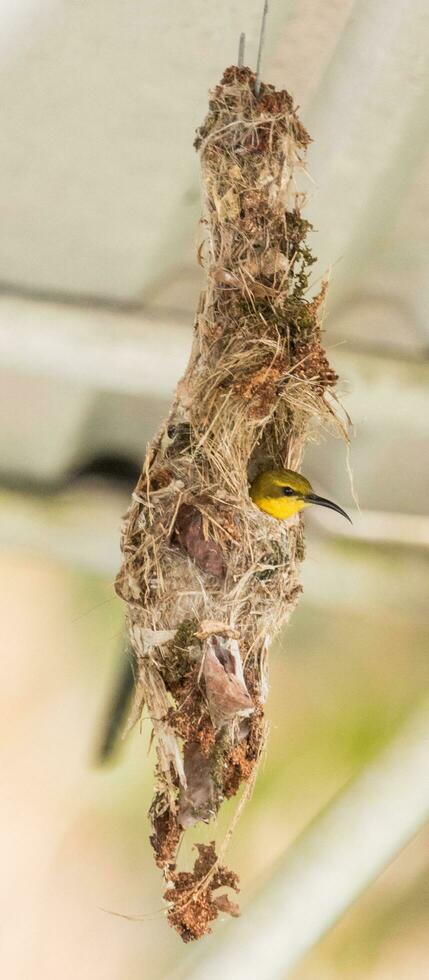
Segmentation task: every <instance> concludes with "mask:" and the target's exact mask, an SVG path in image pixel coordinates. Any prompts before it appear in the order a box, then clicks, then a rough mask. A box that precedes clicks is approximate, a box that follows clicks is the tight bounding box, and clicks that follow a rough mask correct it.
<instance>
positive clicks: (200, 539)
mask: <svg viewBox="0 0 429 980" xmlns="http://www.w3.org/2000/svg"><path fill="white" fill-rule="evenodd" d="M174 531H175V538H176V540H177V542H178V543H179V544H180V546H181V547H182V548H183V549H184V551H186V553H187V554H188V555H189V557H190V558H192V560H193V561H194V562H195V564H196V565H198V568H200V569H201V571H202V572H207V573H208V574H209V575H214V576H215V577H216V578H224V577H225V572H226V566H225V560H224V557H223V552H222V549H221V548H220V546H219V545H218V544H216V541H213V540H211V539H208V540H207V539H206V538H205V536H204V528H203V517H202V514H201V513H200V511H199V510H197V508H196V507H193V506H192V504H182V505H181V507H179V511H178V514H177V517H176V522H175V525H174Z"/></svg>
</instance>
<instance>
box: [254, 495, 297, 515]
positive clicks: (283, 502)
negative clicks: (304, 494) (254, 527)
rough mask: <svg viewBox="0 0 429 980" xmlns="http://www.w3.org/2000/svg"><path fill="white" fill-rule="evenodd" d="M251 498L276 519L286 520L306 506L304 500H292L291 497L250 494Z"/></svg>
mask: <svg viewBox="0 0 429 980" xmlns="http://www.w3.org/2000/svg"><path fill="white" fill-rule="evenodd" d="M252 500H253V503H254V504H256V506H257V507H259V509H260V510H263V511H265V513H266V514H270V515H271V517H276V518H277V520H278V521H287V520H288V518H289V517H293V515H294V514H297V513H298V511H300V510H302V509H303V508H304V507H307V506H308V504H306V503H305V501H304V500H294V498H293V497H289V498H288V497H260V496H258V495H257V494H254V495H253V494H252Z"/></svg>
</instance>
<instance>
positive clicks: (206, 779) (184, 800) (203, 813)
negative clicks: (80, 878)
mask: <svg viewBox="0 0 429 980" xmlns="http://www.w3.org/2000/svg"><path fill="white" fill-rule="evenodd" d="M184 766H185V776H186V788H184V789H182V791H181V794H180V801H179V824H180V826H181V827H183V829H184V830H186V828H187V827H193V826H194V824H196V823H197V822H198V820H208V819H209V818H210V817H211V816H212V815H213V811H214V801H215V787H214V783H213V780H212V778H211V774H210V759H209V758H207V756H205V755H204V753H203V752H202V751H201V747H200V746H199V745H198V743H197V742H190V743H189V742H188V743H187V745H186V746H185V755H184Z"/></svg>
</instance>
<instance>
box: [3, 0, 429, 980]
mask: <svg viewBox="0 0 429 980" xmlns="http://www.w3.org/2000/svg"><path fill="white" fill-rule="evenodd" d="M260 18H261V4H260V2H259V0H234V2H233V0H229V2H228V0H217V3H216V5H215V6H214V5H212V4H206V3H203V2H201V0H199V2H198V0H187V3H186V4H178V3H174V2H173V0H109V2H108V3H106V2H103V0H85V2H82V0H46V2H45V3H44V4H40V3H38V2H37V0H21V2H20V3H16V2H13V0H3V2H2V4H1V6H0V89H1V99H0V215H1V220H0V403H1V415H2V424H1V433H0V495H1V505H2V506H1V512H0V542H1V545H2V550H1V557H0V577H1V588H0V597H1V599H0V601H1V620H0V621H1V629H2V632H3V643H2V658H1V667H0V671H1V683H0V699H1V712H0V727H1V733H2V737H1V743H0V745H1V748H0V754H1V763H2V769H3V800H2V807H1V810H0V824H1V830H2V833H1V844H0V847H1V867H2V876H1V878H2V884H1V915H0V921H1V934H2V939H1V951H0V959H1V960H2V967H3V973H4V975H5V976H8V977H13V978H15V977H16V978H18V977H19V978H21V977H22V978H26V980H27V978H29V977H30V976H31V977H32V978H33V977H34V978H35V980H39V978H40V980H51V978H52V980H54V978H57V976H58V973H59V971H60V972H61V976H62V978H63V980H69V978H70V980H71V978H72V977H73V978H74V977H76V976H79V978H80V980H89V978H91V980H94V978H97V980H137V978H139V980H140V978H142V977H144V978H145V980H158V978H161V977H166V978H167V977H169V976H170V974H171V972H172V971H173V967H174V969H176V968H177V967H178V966H179V968H180V969H182V971H183V972H184V975H186V973H187V970H188V962H189V960H188V957H189V955H190V954H191V951H190V950H189V949H188V948H185V947H184V946H182V944H181V942H180V940H179V939H178V938H177V937H176V935H175V934H173V933H172V932H171V931H170V930H169V929H168V927H167V924H166V922H165V920H164V917H163V914H162V911H161V909H162V885H161V880H160V875H159V873H158V871H157V870H156V869H155V867H154V864H153V860H152V854H151V851H150V847H149V844H148V833H149V828H148V821H147V817H146V811H147V807H148V805H149V802H150V798H151V792H152V766H153V751H150V744H149V734H150V733H149V724H148V722H147V721H146V722H145V721H143V724H142V726H141V731H134V732H133V733H132V735H131V736H130V737H129V738H128V739H127V741H126V742H125V743H124V744H123V745H122V746H121V748H120V751H119V752H118V753H117V756H116V758H115V760H114V762H112V763H111V764H110V765H109V766H107V767H105V768H104V769H100V768H97V766H96V765H95V761H94V760H95V756H96V748H97V742H98V739H99V737H100V730H101V727H102V723H103V718H104V716H105V712H106V710H107V704H108V701H109V696H110V692H111V689H112V687H113V685H114V681H115V676H116V674H117V670H118V661H119V657H120V650H121V643H122V633H123V615H124V611H123V607H122V605H121V603H120V602H119V600H117V599H116V598H115V596H114V593H113V587H112V583H113V580H114V577H115V573H116V570H117V568H118V566H119V561H120V556H119V532H120V521H121V515H122V514H123V513H124V512H125V510H126V507H127V503H128V500H129V496H130V493H131V490H132V487H133V485H134V482H135V479H136V477H137V475H138V472H139V470H140V467H141V463H142V460H143V456H144V450H145V444H146V441H147V439H148V438H150V437H151V436H152V434H153V433H154V431H155V430H156V428H157V426H158V424H159V422H160V420H161V418H162V416H163V415H164V413H165V411H166V409H167V406H168V403H169V401H170V398H171V395H172V392H173V389H174V385H175V383H176V381H177V380H178V378H179V376H180V374H181V373H182V371H183V368H184V365H185V364H186V361H187V357H188V353H189V348H190V340H191V329H192V322H193V315H194V311H195V307H196V302H197V297H198V293H199V290H200V289H201V288H202V278H201V271H200V270H199V267H198V265H197V262H196V258H195V253H196V246H197V243H198V219H199V208H200V189H199V168H198V159H197V157H196V154H195V152H194V150H193V148H192V143H193V137H194V130H195V128H196V127H197V126H198V125H199V123H200V122H201V121H202V119H203V118H204V115H205V113H206V107H207V93H208V89H209V88H210V87H211V86H213V85H214V84H215V83H216V82H217V81H218V79H219V78H220V76H221V74H222V72H223V69H224V68H225V67H226V66H227V65H229V64H231V63H233V62H235V61H236V58H237V49H238V37H239V33H240V31H245V32H246V35H247V47H246V57H245V64H250V65H252V66H254V65H255V63H256V51H257V40H258V33H259V25H260ZM428 48H429V8H428V5H427V2H426V0H395V3H394V4H392V3H388V2H387V0H324V2H323V4H321V3H319V2H318V0H299V2H298V0H296V2H295V0H271V3H270V16H269V21H268V29H267V44H266V51H265V68H264V72H263V78H264V79H265V80H266V81H268V82H272V83H274V84H276V85H277V86H280V87H286V88H287V89H288V90H289V91H290V92H291V93H292V95H293V96H294V98H295V101H296V102H297V103H298V105H299V106H300V114H301V118H302V120H303V122H304V124H305V126H306V127H307V128H308V129H309V131H310V133H311V135H312V137H313V140H314V142H313V144H312V146H311V148H310V152H309V161H308V169H309V174H310V175H311V179H310V178H309V182H308V190H309V203H308V207H307V210H306V217H308V218H309V220H311V221H312V223H313V224H314V226H315V229H316V231H315V233H314V235H313V241H312V246H313V248H314V251H315V253H316V254H317V255H318V256H319V263H318V265H317V267H316V272H315V274H314V282H315V283H316V282H317V280H320V277H321V276H323V275H324V274H325V273H326V271H327V270H330V271H331V285H330V289H329V300H328V310H327V318H326V336H325V342H326V346H327V348H328V350H329V353H330V357H331V360H332V362H333V363H334V365H335V366H336V368H337V370H338V372H339V374H340V376H341V379H342V385H341V395H342V399H343V402H344V404H345V406H346V409H347V411H348V412H349V413H350V415H351V416H352V419H353V422H354V426H355V434H354V438H353V440H352V449H351V464H352V468H353V473H354V482H355V486H356V491H357V494H358V497H359V502H360V508H361V509H360V512H358V511H357V510H356V506H355V503H354V501H353V499H352V495H351V489H350V480H349V475H348V472H347V459H346V452H345V449H344V446H343V445H342V444H341V443H340V442H337V441H334V440H332V439H330V440H322V442H321V443H320V444H319V445H315V446H311V447H310V449H309V450H308V452H307V455H306V458H305V466H304V467H303V469H304V472H305V473H306V474H307V475H308V476H309V477H310V479H311V481H312V483H313V484H314V486H315V487H316V488H317V489H318V490H319V492H321V493H325V494H326V495H328V496H330V497H332V498H333V499H335V500H337V501H338V502H339V503H340V504H341V505H342V506H343V507H346V509H349V510H350V512H352V513H353V519H354V523H353V527H352V528H350V529H349V528H348V526H346V525H345V522H340V521H339V520H337V519H336V517H335V515H334V514H332V513H330V512H329V511H327V512H325V511H321V512H320V514H319V515H316V514H311V515H310V516H309V517H308V519H307V518H306V526H307V558H306V562H305V565H304V567H303V584H304V589H305V592H304V596H303V598H302V601H301V603H300V606H299V608H298V610H297V612H296V614H295V615H294V618H293V620H292V623H291V625H290V627H289V628H288V630H287V633H286V634H285V635H284V636H282V637H280V638H279V640H278V641H277V642H276V644H275V646H274V649H273V651H272V658H271V683H272V689H271V695H270V701H269V705H268V715H269V719H270V723H271V736H270V740H269V747H268V753H267V756H266V759H265V760H264V763H263V766H262V768H261V771H260V774H259V778H258V782H257V786H256V790H255V793H254V796H253V798H252V800H251V802H250V803H249V804H248V806H247V808H246V810H245V812H244V814H243V816H242V819H241V823H240V826H239V828H238V830H237V831H236V833H235V837H234V840H233V842H232V844H231V847H230V851H229V855H228V863H229V864H231V865H232V866H233V867H234V868H236V869H237V870H238V871H239V873H240V876H241V879H242V886H243V887H242V896H241V903H242V907H243V909H245V907H246V906H248V908H249V909H250V908H251V904H252V896H253V895H255V894H257V893H260V894H263V895H265V896H266V901H267V902H268V905H269V902H270V880H271V876H272V874H274V872H275V869H276V868H278V867H279V865H278V862H279V861H280V859H281V857H282V855H284V854H285V852H286V851H287V849H288V848H289V846H290V845H292V847H293V848H297V847H298V849H299V848H300V847H301V849H302V848H303V845H302V844H300V843H299V841H300V840H303V841H304V851H305V834H306V830H305V828H308V827H309V826H317V825H318V821H319V820H321V819H322V817H321V816H320V815H321V814H322V811H323V812H324V813H326V808H328V813H333V814H334V818H335V814H336V813H337V809H336V807H337V800H338V795H337V794H338V793H340V792H341V791H342V790H344V788H345V787H346V790H345V792H346V793H347V787H349V786H353V785H354V780H355V779H357V780H359V779H360V775H359V774H361V773H365V771H366V769H367V767H368V766H369V767H371V766H372V765H373V764H374V760H380V759H381V763H380V761H379V763H378V765H379V769H378V770H377V771H378V772H380V771H384V770H385V771H386V772H387V771H389V772H390V769H389V770H388V766H389V765H390V767H391V768H392V766H393V770H394V772H393V775H394V777H395V779H396V782H395V787H396V789H395V792H396V796H397V803H398V806H397V807H396V805H393V806H392V807H391V810H390V811H389V813H388V814H387V818H386V834H387V836H388V834H389V832H390V830H389V828H391V827H393V828H394V825H395V820H396V821H399V826H398V833H397V834H396V837H395V832H394V831H392V834H393V838H394V839H392V845H391V848H390V850H391V853H390V855H389V859H388V860H387V858H386V856H385V857H384V858H383V857H380V860H378V861H377V856H376V857H375V858H374V860H373V863H372V867H371V868H370V869H369V871H368V875H367V881H366V886H367V887H365V888H363V885H362V884H360V883H359V882H358V881H357V880H356V882H354V880H353V873H352V872H350V873H349V875H348V877H347V881H346V886H347V887H346V896H345V898H344V900H343V901H342V907H341V908H340V907H339V906H340V904H341V903H340V902H339V901H338V902H337V903H336V899H335V896H334V898H333V908H332V910H331V914H330V921H329V922H328V921H325V919H324V917H323V905H324V893H323V890H322V891H321V893H320V896H319V902H318V904H319V905H320V909H321V910H322V911H321V913H320V915H319V919H318V914H317V913H315V914H314V915H313V918H314V919H315V921H314V929H313V932H312V936H311V937H310V938H307V940H306V941H305V942H304V943H303V946H302V951H301V954H300V956H299V958H298V959H297V958H295V962H293V963H289V962H288V957H287V943H288V932H287V930H288V922H287V916H286V917H285V920H284V937H285V938H284V943H285V947H284V958H283V959H282V953H281V951H280V954H279V957H278V962H277V966H276V971H277V972H275V973H272V974H270V976H271V975H272V976H276V977H281V978H285V977H286V976H287V977H289V976H290V977H292V978H293V980H364V978H365V980H400V978H401V980H402V978H407V980H427V977H428V975H429V950H428V941H427V937H428V929H429V884H428V870H429V827H428V826H427V825H426V829H425V825H424V824H425V815H426V817H427V816H428V812H427V811H428V809H429V802H428V797H429V791H428V780H429V776H428V774H427V772H426V775H425V777H422V779H421V780H420V779H416V780H415V781H414V782H415V793H414V792H413V788H412V787H411V789H408V790H407V798H406V801H405V802H406V806H405V811H406V812H405V814H404V815H402V816H401V814H402V811H403V810H404V805H403V804H404V800H403V792H402V786H403V781H404V773H405V771H406V769H407V763H406V760H405V761H403V762H402V766H403V769H402V770H401V766H400V765H399V767H398V765H397V764H396V763H395V759H394V760H393V763H392V760H391V758H390V756H389V755H388V752H389V746H390V745H391V743H392V742H393V743H394V744H395V745H401V739H403V740H405V741H404V744H405V742H406V744H407V745H409V744H410V738H409V736H407V737H406V736H405V734H404V733H407V732H409V731H410V725H412V724H413V719H414V718H415V717H416V716H417V714H418V715H419V717H423V716H424V717H426V718H427V713H426V715H424V711H425V710H426V711H427V709H425V708H424V705H425V702H426V704H427V701H428V697H429V664H428V653H427V651H428V601H427V595H428V578H429V576H428V567H429V550H428V549H429V514H428V499H429V494H428V489H429V487H428V482H429V480H428V470H427V465H425V464H426V457H427V448H426V447H427V435H428V427H429V422H428V420H429V411H428V400H427V389H428V377H429V366H428V358H427V353H428V348H429V328H428V313H429V289H428V283H429V275H428V274H429V238H428V222H429V180H428V163H429V115H428V112H427V105H428V99H429V73H428V56H427V51H428ZM422 712H423V715H422ZM428 730H429V727H428V725H426V728H425V727H424V725H423V728H422V729H421V731H420V734H417V735H415V734H414V736H413V738H412V739H411V743H412V745H413V746H414V749H416V750H418V751H420V749H421V746H420V745H419V744H418V743H419V739H420V741H421V740H422V739H423V738H424V737H426V736H424V732H425V731H426V735H427V733H428ZM422 732H423V734H422ZM427 749H428V750H429V742H428V741H427ZM383 753H387V755H386V756H384V755H383ZM384 758H386V760H388V759H390V762H389V763H388V762H387V761H386V765H385V766H384V762H383V760H384ZM395 767H396V768H395ZM371 771H372V770H371ZM425 779H426V790H425V789H424V786H423V783H424V781H425ZM373 782H374V780H373ZM375 782H376V785H375V793H376V794H377V781H375ZM360 785H361V784H360V783H359V782H358V786H360ZM365 793H366V791H365V787H364V788H363V790H362V791H361V792H360V795H361V797H363V798H362V799H361V800H360V805H363V806H364V807H365V806H366V807H367V827H368V828H369V830H368V831H367V832H366V834H365V836H363V838H362V841H361V846H362V850H363V851H364V850H365V847H366V841H367V839H368V834H369V836H370V833H371V826H372V823H371V821H372V812H373V811H372V809H371V807H372V805H373V803H371V800H370V799H369V798H368V800H367V802H366V800H365ZM424 793H426V796H425V799H426V801H427V807H426V811H425V803H424V799H423V797H424ZM419 794H420V795H419ZM382 795H383V794H382V793H381V790H380V792H379V796H382ZM401 807H402V810H401ZM231 816H232V808H231V807H230V806H228V807H226V808H225V810H224V813H223V816H222V821H221V825H220V827H219V830H218V831H217V835H218V838H219V839H221V838H222V834H223V833H224V832H225V828H226V827H227V825H228V823H229V821H230V819H231ZM374 820H375V817H374ZM401 821H402V824H401ZM340 824H341V821H340ZM374 826H375V823H374ZM343 829H344V840H343V846H344V847H345V848H347V847H348V846H349V847H351V844H350V845H349V844H348V840H349V838H348V836H347V834H348V831H347V827H345V828H343ZM355 829H356V828H355ZM302 833H303V834H304V837H303V838H301V837H300V835H301V834H302ZM341 833H342V830H341V825H339V831H338V834H339V836H341ZM204 834H205V839H207V840H209V839H211V838H212V836H213V834H214V830H213V828H209V829H208V830H207V832H206V831H203V836H204ZM200 837H201V835H200ZM296 841H298V843H293V842H296ZM323 848H324V843H323V833H322V840H321V844H320V854H323ZM318 853H319V852H317V853H316V854H315V855H314V856H313V858H312V861H313V865H314V867H316V868H317V861H318ZM185 858H186V855H185ZM383 865H386V866H385V867H384V870H383V869H382V866H383ZM280 868H281V865H280ZM380 872H381V873H380ZM280 873H281V872H280ZM285 874H287V872H286V871H285ZM307 898H308V896H307V895H306V894H305V889H304V890H303V894H302V916H303V918H305V909H306V902H307ZM281 911H282V910H281V909H279V908H277V915H281ZM110 912H116V913H120V914H121V915H123V916H131V917H132V916H139V917H141V918H140V919H139V920H138V921H135V920H134V919H133V918H129V919H127V918H120V917H118V916H112V915H111V914H110ZM245 914H246V912H245ZM316 920H317V921H316ZM240 921H242V920H240ZM328 925H329V926H330V928H329V929H328ZM228 928H229V927H228ZM231 928H234V923H232V927H231ZM224 932H225V930H224V928H223V927H222V925H218V926H217V928H216V934H215V936H214V937H209V938H208V939H207V940H204V944H203V946H202V949H203V950H204V956H205V958H206V962H207V963H209V962H210V958H211V957H212V956H214V955H215V953H216V951H217V950H218V949H219V948H220V947H221V946H222V943H223V937H224ZM230 932H231V930H230V929H229V932H228V935H229V934H230ZM225 934H226V932H225ZM261 942H262V943H263V937H262V938H261ZM191 955H193V951H192V954H191ZM196 969H197V971H199V972H198V975H199V976H201V977H204V976H205V974H204V970H203V967H202V966H200V967H197V968H196ZM224 972H225V971H224ZM226 972H227V974H228V970H227V971H226ZM230 975H232V974H230ZM249 975H252V974H251V973H250V974H249Z"/></svg>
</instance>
